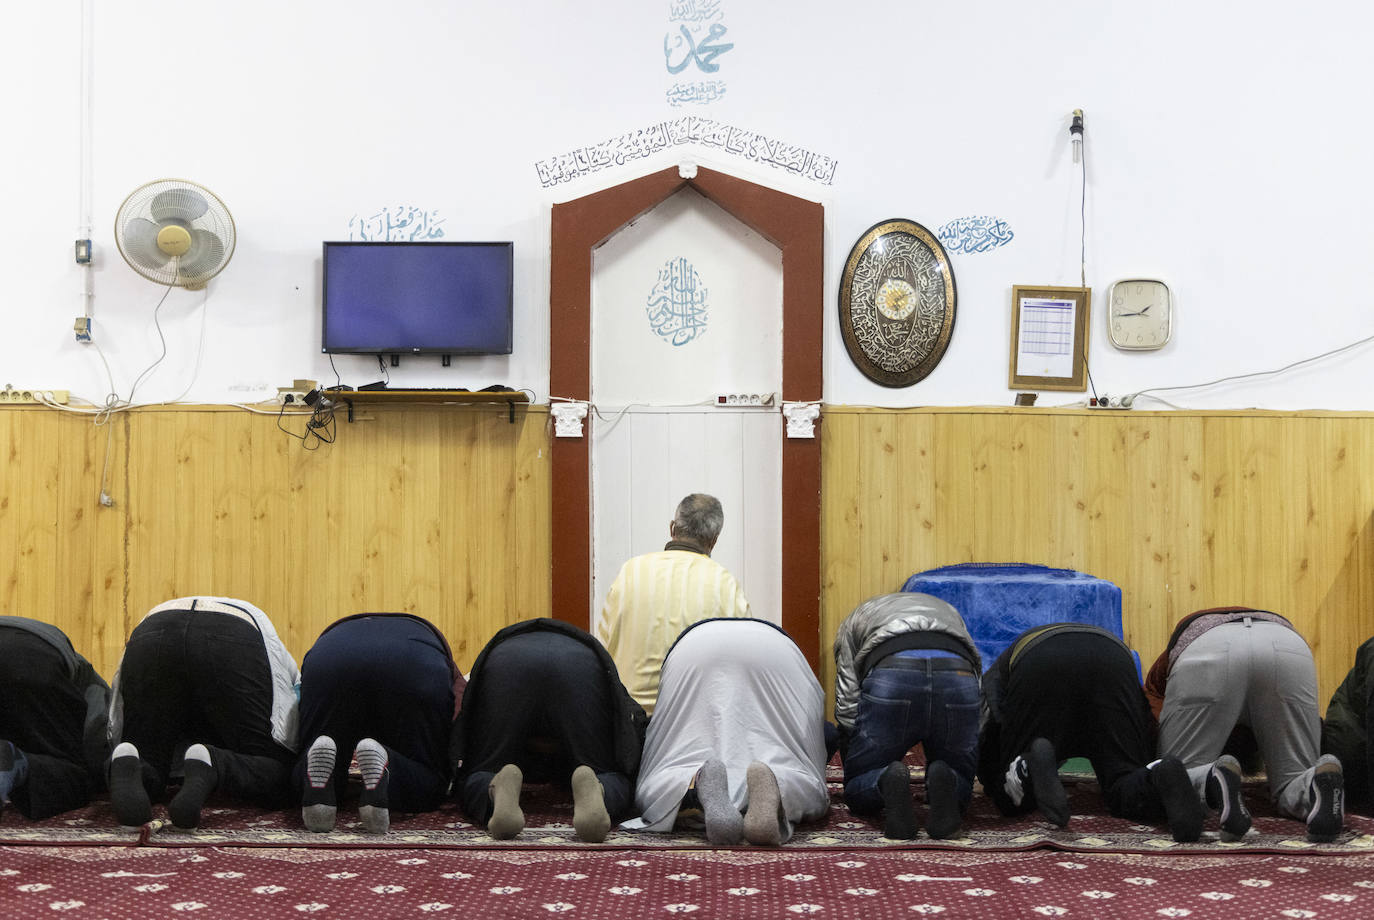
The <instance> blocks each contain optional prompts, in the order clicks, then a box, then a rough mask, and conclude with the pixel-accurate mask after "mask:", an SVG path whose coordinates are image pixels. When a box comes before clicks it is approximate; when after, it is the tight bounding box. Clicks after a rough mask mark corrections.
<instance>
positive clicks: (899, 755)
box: [835, 592, 983, 840]
mask: <svg viewBox="0 0 1374 920" xmlns="http://www.w3.org/2000/svg"><path fill="white" fill-rule="evenodd" d="M982 671H983V669H982V663H981V659H980V658H979V656H978V649H977V647H976V646H975V645H974V643H973V637H972V636H970V635H969V632H968V629H967V627H966V626H965V625H964V621H963V618H962V617H960V616H959V612H958V611H957V610H955V609H954V608H953V607H952V606H950V605H949V604H947V603H946V602H945V601H942V600H940V599H939V598H937V597H932V596H930V595H929V594H919V593H915V592H910V593H899V594H883V595H880V596H878V597H874V598H870V599H869V600H866V601H864V602H863V603H862V604H860V605H859V606H857V607H855V608H854V612H853V613H851V614H850V615H849V616H848V618H846V619H845V621H844V622H843V623H841V624H840V628H839V631H838V632H837V633H836V635H835V721H836V723H838V725H839V729H840V756H841V757H842V758H843V761H844V798H845V802H846V804H848V805H849V810H850V811H852V812H853V813H854V814H856V815H870V814H876V813H878V812H880V811H881V812H882V813H883V834H884V835H885V836H887V837H890V838H892V839H896V840H906V839H910V838H912V837H915V836H916V832H917V827H918V825H917V821H916V812H915V808H914V807H913V805H912V798H911V779H910V772H909V771H908V769H907V766H906V763H905V762H904V760H903V758H905V756H906V754H907V752H908V751H909V750H910V749H911V748H912V747H913V746H915V745H916V744H920V745H921V746H922V748H923V750H924V752H925V760H926V783H925V785H926V806H927V809H928V812H927V816H926V829H927V830H928V831H929V833H930V836H931V837H935V838H941V839H942V838H948V837H952V836H954V834H955V833H956V832H957V831H958V830H959V826H960V824H961V823H962V816H963V813H964V812H965V811H966V810H967V809H968V804H969V800H970V799H971V798H972V795H973V778H974V772H975V770H976V768H977V757H978V754H977V750H978V701H979V697H980V695H981V690H980V686H979V681H978V677H979V675H980V674H982Z"/></svg>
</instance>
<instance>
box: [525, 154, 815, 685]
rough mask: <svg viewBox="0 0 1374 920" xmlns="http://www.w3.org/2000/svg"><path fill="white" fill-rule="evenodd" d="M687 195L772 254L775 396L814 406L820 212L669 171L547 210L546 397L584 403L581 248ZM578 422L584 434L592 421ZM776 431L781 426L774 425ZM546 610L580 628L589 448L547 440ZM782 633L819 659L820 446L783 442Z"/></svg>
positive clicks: (586, 278)
mask: <svg viewBox="0 0 1374 920" xmlns="http://www.w3.org/2000/svg"><path fill="white" fill-rule="evenodd" d="M686 187H690V188H692V189H695V190H696V191H697V192H699V193H701V194H702V195H703V196H705V197H706V198H707V200H709V201H711V202H713V203H714V204H716V205H718V206H719V207H720V208H722V209H723V210H724V211H726V212H727V213H729V214H731V215H732V216H734V217H735V218H736V219H737V220H739V221H741V222H742V223H744V224H745V225H747V226H748V227H750V228H751V229H753V230H754V231H755V232H756V233H758V234H760V235H762V236H763V237H764V238H765V239H767V240H769V241H770V242H772V243H773V245H775V246H777V247H778V249H780V250H781V251H782V273H783V285H782V310H783V329H782V398H783V400H784V401H786V402H819V401H820V398H821V375H822V362H821V347H822V339H823V335H824V328H825V321H824V312H823V309H824V291H823V281H824V272H825V265H824V259H823V257H824V238H825V209H824V208H823V207H822V206H821V205H820V204H818V203H817V202H814V201H806V200H805V199H802V198H797V197H794V196H792V195H788V194H785V193H783V192H779V191H776V190H774V189H770V188H767V187H765V186H762V185H756V184H754V183H752V182H747V181H745V180H743V179H738V178H735V177H734V176H730V175H726V174H725V173H722V172H717V171H715V170H711V169H704V168H698V169H697V173H696V175H695V176H694V177H693V178H690V179H684V178H682V176H681V175H680V174H679V172H678V168H677V167H675V166H674V167H671V168H669V169H665V170H663V171H662V172H656V173H651V174H650V175H647V176H643V177H642V178H639V179H634V180H632V181H630V182H626V183H624V184H622V185H617V186H615V187H614V188H610V189H606V190H605V191H601V192H596V193H594V194H591V195H587V196H586V197H583V198H578V199H576V200H574V201H569V202H565V203H563V204H556V205H554V206H553V217H552V239H551V248H552V252H551V257H550V260H551V274H550V283H549V329H550V335H549V393H550V395H551V396H555V397H567V398H570V399H579V400H587V399H589V398H590V395H591V344H592V343H591V297H592V295H591V291H592V250H593V249H595V248H596V247H597V246H598V245H600V244H601V243H602V242H604V241H605V240H606V239H607V238H609V237H610V236H611V235H612V234H613V233H615V232H616V231H617V230H619V229H620V228H621V227H623V226H625V225H626V224H628V223H629V222H630V221H632V220H634V219H635V218H636V217H639V216H640V215H641V214H644V213H645V212H647V211H649V210H651V209H653V208H654V207H655V206H656V205H658V204H659V203H660V202H662V201H663V200H665V199H666V198H668V197H669V196H671V195H673V194H675V193H677V192H678V191H680V190H681V189H683V188H686ZM586 424H587V425H588V426H590V425H591V424H592V419H591V418H588V419H587V422H586ZM778 424H779V425H782V424H784V421H783V419H781V418H779V419H778ZM551 461H552V468H553V469H552V474H553V485H552V493H553V507H552V509H551V526H552V531H553V533H552V572H551V576H552V599H553V603H552V612H553V616H554V617H556V618H558V619H560V620H565V621H567V622H569V623H573V624H574V625H577V626H580V627H582V628H583V629H586V628H588V622H589V614H590V608H591V573H592V564H591V563H592V554H591V539H592V538H591V533H592V529H591V454H590V439H589V438H588V437H587V436H586V435H584V436H583V437H581V438H557V437H556V438H554V439H553V447H552V452H551ZM781 488H782V626H783V628H784V629H785V630H787V632H788V634H789V635H790V636H791V637H792V638H793V639H794V640H795V641H796V643H797V645H798V647H800V648H801V650H802V653H803V654H805V655H806V660H807V661H809V662H810V663H811V667H812V668H813V669H817V668H818V667H819V662H820V583H821V577H820V543H821V541H820V536H821V526H820V525H821V442H820V436H819V433H817V436H816V437H815V438H788V437H784V438H783V439H782V484H781Z"/></svg>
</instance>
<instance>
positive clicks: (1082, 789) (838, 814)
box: [0, 771, 1374, 855]
mask: <svg viewBox="0 0 1374 920" xmlns="http://www.w3.org/2000/svg"><path fill="white" fill-rule="evenodd" d="M916 775H917V777H918V778H919V776H920V771H916ZM830 791H831V808H830V812H829V814H828V815H827V816H826V818H825V819H823V820H822V821H819V822H815V823H812V824H806V825H802V826H800V827H799V828H798V829H797V832H796V834H795V835H794V836H793V838H792V840H791V841H789V842H788V843H787V844H786V849H788V850H817V851H837V852H858V851H867V850H879V849H902V850H914V851H939V850H963V851H971V852H978V851H983V852H994V851H995V852H1015V851H1028V850H1036V849H1050V850H1057V851H1061V852H1070V853H1092V852H1099V853H1137V854H1147V853H1205V854H1217V853H1227V852H1239V853H1251V854H1254V853H1314V854H1325V855H1341V854H1345V855H1355V854H1369V853H1374V819H1371V818H1367V817H1363V816H1358V815H1347V816H1346V829H1345V832H1344V833H1343V834H1342V835H1341V836H1340V837H1339V838H1338V839H1337V840H1336V841H1335V842H1334V843H1323V844H1313V843H1308V842H1307V841H1306V839H1304V838H1305V828H1304V826H1303V825H1302V823H1301V822H1298V821H1294V820H1291V819H1288V818H1283V817H1280V816H1278V815H1277V814H1276V813H1275V811H1274V809H1273V806H1272V804H1271V803H1270V802H1269V800H1268V795H1267V790H1266V789H1265V788H1264V787H1263V786H1262V785H1258V784H1253V783H1252V784H1249V785H1247V788H1246V801H1247V803H1248V804H1249V806H1250V808H1251V811H1252V812H1253V813H1254V826H1253V828H1252V829H1251V831H1250V833H1249V834H1248V835H1246V837H1245V839H1244V840H1243V841H1238V842H1235V843H1222V842H1221V841H1220V839H1219V834H1218V829H1217V825H1216V819H1215V817H1211V818H1209V820H1208V823H1207V825H1206V826H1205V830H1204V833H1203V836H1202V839H1201V840H1200V841H1198V842H1196V843H1186V844H1184V843H1175V842H1174V841H1173V839H1172V838H1171V837H1170V836H1169V833H1168V830H1167V828H1165V827H1163V826H1151V825H1142V824H1135V823H1132V822H1130V821H1125V820H1122V819H1119V818H1113V817H1111V816H1110V815H1108V814H1107V813H1106V811H1105V809H1104V805H1103V802H1102V798H1101V795H1100V794H1099V792H1098V788H1097V785H1096V783H1095V781H1093V780H1091V779H1087V778H1078V779H1076V780H1075V779H1069V780H1068V792H1069V803H1070V807H1071V809H1072V811H1073V818H1072V820H1071V821H1070V822H1069V826H1068V827H1066V828H1057V827H1055V826H1053V825H1052V824H1050V823H1048V822H1046V821H1044V820H1041V819H1040V818H1039V816H1038V814H1036V813H1031V814H1029V815H1025V816H1021V817H1018V818H1005V817H1003V816H1002V815H1001V814H999V813H998V812H997V810H996V808H995V807H994V806H993V804H992V802H991V801H990V800H989V799H988V798H987V797H985V796H983V795H975V796H974V800H973V805H972V807H971V808H970V810H969V813H968V815H967V816H966V820H965V823H964V828H963V832H962V834H961V836H960V837H958V838H956V839H952V840H933V839H931V838H930V837H929V836H928V835H927V834H926V833H925V832H924V831H922V832H921V834H920V836H918V837H917V838H916V839H915V840H902V841H895V840H888V839H887V838H885V837H883V836H882V824H881V822H880V821H877V820H874V819H870V818H862V817H858V816H855V815H851V814H850V813H849V810H848V808H846V807H845V804H844V801H843V797H842V794H841V786H840V783H839V777H838V774H837V773H836V775H835V776H834V778H833V780H832V782H831V783H830ZM913 791H914V792H915V795H916V799H917V802H918V805H917V815H918V817H921V816H923V815H924V811H925V809H924V806H923V805H922V804H920V803H921V802H922V801H923V798H924V788H923V785H922V784H921V783H919V782H918V783H917V785H916V786H915V788H914V790H913ZM521 801H522V805H523V807H524V809H525V812H526V827H525V830H524V831H523V832H522V833H521V834H520V835H519V836H517V837H516V838H515V839H513V840H493V839H492V838H491V837H490V836H489V835H488V834H487V833H486V831H485V830H484V829H482V828H479V827H475V826H473V825H472V824H471V823H470V822H469V821H468V820H467V818H466V816H465V815H464V814H463V813H462V811H461V810H459V809H458V807H457V805H456V804H453V803H448V804H445V806H444V807H443V808H441V809H439V810H438V811H435V812H429V813H425V814H419V815H396V814H393V815H392V822H391V832H390V833H389V834H386V835H383V836H374V835H369V834H365V833H363V832H362V829H361V826H360V824H359V822H358V820H357V811H356V808H354V807H352V806H351V805H350V804H348V803H347V802H346V803H344V804H343V805H341V806H340V808H339V821H338V824H337V825H336V829H335V830H334V831H333V832H332V833H327V834H314V833H311V832H309V831H307V830H306V829H305V827H304V826H303V825H302V823H301V819H300V812H299V810H291V811H266V810H262V809H256V808H252V807H248V806H242V805H237V804H231V803H217V802H215V801H213V800H212V801H211V803H209V804H208V805H207V806H206V808H205V809H204V811H203V812H202V820H201V826H200V827H198V828H196V829H195V830H180V829H178V828H176V827H174V826H172V824H171V823H170V821H168V820H167V818H166V810H165V807H164V806H161V805H158V806H155V807H154V815H155V818H154V820H153V821H152V822H150V823H149V824H147V825H145V826H143V827H141V828H121V827H119V826H118V824H117V822H116V819H115V817H114V812H113V810H112V809H111V807H110V805H109V802H108V801H107V800H104V799H102V800H100V801H97V802H95V803H93V804H91V805H90V806H87V807H86V808H82V809H78V810H76V811H72V812H68V813H66V814H63V815H59V816H57V817H55V818H50V819H48V820H46V821H38V822H30V821H26V820H25V819H24V818H23V817H21V816H20V815H18V814H17V813H15V812H14V810H13V809H6V810H5V812H4V814H3V815H0V845H34V846H55V845H57V846H93V845H114V846H133V845H141V846H145V847H172V848H176V847H192V848H197V847H228V846H233V847H272V848H280V847H309V848H312V849H331V848H332V849H359V848H371V849H472V850H505V849H518V850H543V851H555V850H568V849H577V850H627V849H628V850H642V851H653V850H693V849H695V850H713V849H716V848H713V847H711V846H710V844H708V843H707V842H706V839H705V837H704V835H703V834H702V833H700V832H692V831H676V832H674V833H670V834H652V833H646V832H640V831H636V832H631V831H624V830H620V829H613V830H612V832H611V834H610V836H609V837H607V838H606V841H605V842H604V843H601V844H587V843H583V842H581V841H579V840H578V839H577V837H576V836H575V835H574V833H573V828H572V803H571V800H570V797H569V795H568V794H567V793H566V792H560V791H559V790H557V789H554V788H552V787H548V786H527V787H526V788H525V791H524V793H523V795H522V799H521ZM737 849H738V850H739V851H741V852H745V851H749V850H750V848H749V847H748V846H747V845H745V846H742V847H739V848H737Z"/></svg>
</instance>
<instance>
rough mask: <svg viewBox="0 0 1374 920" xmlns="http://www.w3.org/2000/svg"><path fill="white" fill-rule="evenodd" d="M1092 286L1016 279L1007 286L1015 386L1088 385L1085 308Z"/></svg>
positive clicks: (1079, 388) (1054, 387)
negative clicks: (1038, 283) (1051, 284)
mask: <svg viewBox="0 0 1374 920" xmlns="http://www.w3.org/2000/svg"><path fill="white" fill-rule="evenodd" d="M1091 301H1092V288H1083V287H1045V286H1031V285H1021V284H1018V285H1015V286H1014V287H1013V288H1012V292H1011V362H1010V366H1009V369H1008V375H1007V376H1008V380H1007V386H1009V387H1011V388H1012V389H1014V390H1070V391H1083V390H1086V389H1087V388H1088V312H1089V310H1090V309H1091V306H1092V304H1091Z"/></svg>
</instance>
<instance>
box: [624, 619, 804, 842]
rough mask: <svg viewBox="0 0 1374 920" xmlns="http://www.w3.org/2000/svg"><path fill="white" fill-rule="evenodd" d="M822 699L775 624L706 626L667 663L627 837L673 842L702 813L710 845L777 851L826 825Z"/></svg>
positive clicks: (688, 635)
mask: <svg viewBox="0 0 1374 920" xmlns="http://www.w3.org/2000/svg"><path fill="white" fill-rule="evenodd" d="M824 726H825V693H824V691H822V690H821V686H820V684H819V683H818V682H817V681H816V677H815V675H814V674H812V673H811V668H810V666H809V665H807V663H806V659H805V658H804V657H803V656H802V653H801V651H800V650H799V649H798V648H797V646H796V644H795V643H794V642H793V641H792V640H791V639H789V638H788V636H787V634H786V633H784V632H783V631H782V630H781V629H779V628H778V627H776V626H774V625H773V624H771V623H768V622H765V621H763V620H754V619H734V618H730V619H715V620H703V621H701V622H699V623H696V624H694V625H693V626H691V627H689V628H688V629H687V630H685V631H684V632H683V633H682V635H681V636H679V637H678V640H677V642H676V643H675V644H674V645H673V647H672V649H671V650H670V651H669V653H668V655H667V657H666V658H665V659H664V661H663V676H662V682H661V684H660V687H659V692H658V705H657V706H656V707H655V709H654V717H653V719H652V720H650V722H649V732H648V736H647V738H646V740H645V745H644V761H643V764H642V765H641V768H640V775H639V784H638V786H637V787H636V790H635V804H636V805H637V806H638V807H639V809H640V811H641V813H642V815H643V817H642V818H641V819H637V820H635V821H630V822H627V823H626V825H625V826H626V827H631V828H644V829H647V830H650V831H663V832H667V831H671V830H672V829H673V827H674V825H675V824H676V823H677V821H678V819H679V818H680V817H682V818H687V817H689V815H690V814H691V813H692V812H694V811H695V810H696V809H700V812H701V816H702V818H703V820H704V822H705V825H706V839H707V840H709V841H710V842H711V843H713V844H716V845H721V846H725V845H732V844H737V843H740V842H741V841H742V840H747V841H748V842H749V843H752V844H756V845H759V846H778V845H779V844H782V843H786V842H787V840H788V839H789V838H790V837H791V836H792V831H793V828H794V827H795V826H796V825H797V824H798V823H800V822H803V821H810V820H814V819H817V818H820V817H822V816H823V815H825V813H826V811H827V809H828V808H829V806H830V799H829V793H828V792H827V790H826V786H825V762H826V751H825V735H824Z"/></svg>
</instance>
